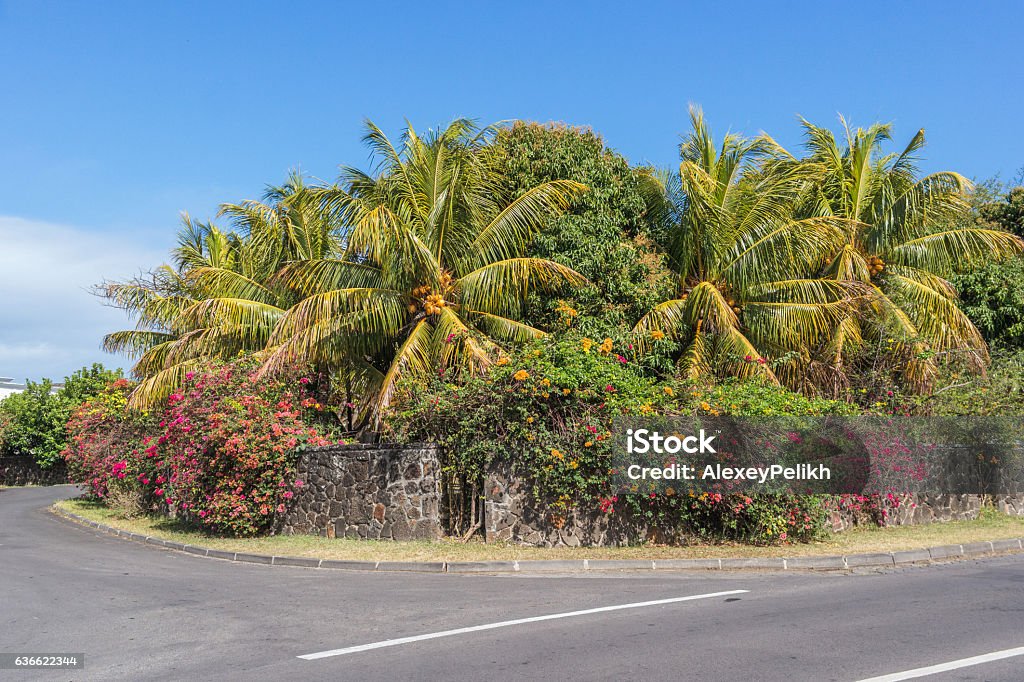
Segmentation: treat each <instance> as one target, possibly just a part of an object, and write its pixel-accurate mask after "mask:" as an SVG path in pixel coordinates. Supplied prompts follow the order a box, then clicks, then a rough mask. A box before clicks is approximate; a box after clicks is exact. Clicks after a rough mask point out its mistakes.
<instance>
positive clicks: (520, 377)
mask: <svg viewBox="0 0 1024 682" xmlns="http://www.w3.org/2000/svg"><path fill="white" fill-rule="evenodd" d="M512 378H513V379H515V380H516V381H526V380H527V379H529V378H530V373H529V372H527V371H526V370H525V369H521V370H519V371H518V372H516V373H515V374H513V375H512Z"/></svg>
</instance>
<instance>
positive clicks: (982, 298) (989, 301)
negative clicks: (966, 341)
mask: <svg viewBox="0 0 1024 682" xmlns="http://www.w3.org/2000/svg"><path fill="white" fill-rule="evenodd" d="M952 283H953V286H954V287H956V289H957V291H958V292H959V293H960V308H961V309H962V310H963V311H964V313H965V314H966V315H967V317H969V318H970V320H971V322H973V323H974V326H975V327H977V328H978V331H980V332H981V333H982V335H983V336H984V337H985V340H986V341H988V343H989V344H990V345H993V346H1002V347H1007V348H1022V347H1024V286H1021V285H1022V283H1024V258H1013V259H1011V260H1008V261H1005V262H1002V263H989V264H988V265H986V266H984V267H981V268H979V269H977V270H973V271H971V272H968V273H965V274H962V275H958V276H956V277H955V278H953V280H952Z"/></svg>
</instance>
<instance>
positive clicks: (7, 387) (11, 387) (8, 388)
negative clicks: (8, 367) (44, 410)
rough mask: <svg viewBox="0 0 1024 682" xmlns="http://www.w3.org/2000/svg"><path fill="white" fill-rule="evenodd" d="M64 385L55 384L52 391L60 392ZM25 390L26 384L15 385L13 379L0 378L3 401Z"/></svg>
mask: <svg viewBox="0 0 1024 682" xmlns="http://www.w3.org/2000/svg"><path fill="white" fill-rule="evenodd" d="M63 386H64V384H54V385H53V388H52V389H51V392H52V393H56V392H57V391H59V390H60V389H61V388H62V387H63ZM24 390H25V384H16V383H14V378H13V377H0V400H3V399H4V398H6V397H7V396H9V395H11V394H12V393H21V392H22V391H24Z"/></svg>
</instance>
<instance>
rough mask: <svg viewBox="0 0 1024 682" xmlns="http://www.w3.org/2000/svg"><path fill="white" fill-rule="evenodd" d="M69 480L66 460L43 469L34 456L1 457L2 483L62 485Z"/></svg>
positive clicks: (0, 478) (0, 483)
mask: <svg viewBox="0 0 1024 682" xmlns="http://www.w3.org/2000/svg"><path fill="white" fill-rule="evenodd" d="M67 482H68V470H67V467H66V466H65V465H64V462H56V463H55V464H54V465H53V466H52V467H50V468H48V469H43V468H42V467H40V466H39V465H38V464H36V461H35V459H33V458H32V457H0V485H61V484H63V483H67Z"/></svg>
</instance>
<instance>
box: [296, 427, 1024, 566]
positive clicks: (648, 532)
mask: <svg viewBox="0 0 1024 682" xmlns="http://www.w3.org/2000/svg"><path fill="white" fill-rule="evenodd" d="M298 471H299V475H298V478H299V479H300V480H302V481H303V483H304V485H303V486H302V487H301V488H299V490H298V491H297V492H296V495H295V498H293V500H292V505H291V507H290V509H289V511H288V512H287V513H286V514H285V518H284V520H283V523H282V525H281V526H280V528H279V532H282V533H286V534H294V533H312V534H318V535H323V536H327V537H351V538H364V539H384V540H411V539H433V538H438V537H441V536H443V535H444V533H445V529H446V524H445V521H446V520H445V519H444V518H443V514H444V510H443V508H442V500H443V499H444V497H443V495H442V493H443V491H442V481H441V476H440V471H441V458H440V452H439V449H438V448H437V447H436V446H432V445H426V444H419V445H406V446H396V445H386V444H380V445H364V444H357V445H345V446H327V447H323V448H313V449H310V450H307V451H305V452H303V453H302V454H301V455H300V456H299V461H298ZM483 491H484V500H483V506H484V509H483V516H484V518H483V530H484V535H485V538H486V540H487V541H488V542H498V541H503V542H511V543H515V544H523V545H537V546H546V547H552V546H570V547H575V546H581V545H582V546H593V547H600V546H616V545H629V544H637V543H639V542H642V541H645V540H649V541H654V542H658V543H669V544H671V543H678V542H683V541H685V539H686V538H685V537H683V536H681V535H680V536H678V537H676V536H672V535H671V534H666V533H665V532H664V531H662V530H659V529H656V528H653V527H649V526H647V525H646V524H645V523H644V522H643V521H642V520H637V519H632V518H629V517H628V516H625V515H623V514H622V513H621V512H618V513H615V514H604V513H602V512H600V511H599V510H598V509H588V510H568V511H566V512H561V513H560V512H558V511H557V508H556V507H554V506H553V505H548V504H542V503H537V502H535V501H534V499H533V496H532V494H531V491H530V489H529V486H528V485H527V484H525V483H524V479H523V477H522V476H519V475H516V473H515V471H514V469H513V468H512V467H510V466H509V465H507V464H496V465H493V466H492V468H491V470H490V471H489V472H488V474H487V476H486V477H485V480H484V488H483ZM993 501H994V503H995V506H996V508H997V509H998V510H1000V511H1002V512H1004V513H1006V514H1011V515H1014V516H1024V495H1004V496H998V497H996V498H995V499H994V500H993ZM982 506H983V498H982V497H981V496H979V495H932V496H926V495H916V496H905V497H903V498H901V500H900V504H899V506H890V507H889V508H888V518H887V525H893V526H895V525H911V524H924V523H932V522H936V521H956V520H966V519H973V518H977V516H978V513H979V512H980V510H981V509H982ZM828 521H829V525H830V526H831V527H832V529H833V530H835V531H837V532H841V531H843V530H846V529H849V528H851V527H853V526H856V525H857V524H858V522H861V523H862V522H863V519H862V518H858V514H857V513H855V512H836V513H833V514H832V515H831V517H830V518H829V520H828Z"/></svg>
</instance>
